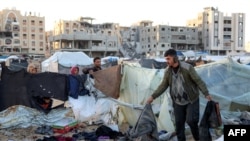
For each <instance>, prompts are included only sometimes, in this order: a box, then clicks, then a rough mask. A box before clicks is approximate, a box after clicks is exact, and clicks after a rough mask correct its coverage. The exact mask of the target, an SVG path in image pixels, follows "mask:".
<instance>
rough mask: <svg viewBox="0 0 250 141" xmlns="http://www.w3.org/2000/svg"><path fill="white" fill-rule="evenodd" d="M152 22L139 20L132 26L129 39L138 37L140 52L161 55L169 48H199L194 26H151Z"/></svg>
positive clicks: (182, 49) (196, 31)
mask: <svg viewBox="0 0 250 141" xmlns="http://www.w3.org/2000/svg"><path fill="white" fill-rule="evenodd" d="M152 23H153V22H152V21H140V22H139V23H138V24H137V25H136V26H134V27H132V31H133V32H131V33H132V34H133V36H130V37H134V38H131V40H135V41H137V39H138V41H139V43H140V47H139V48H140V52H141V53H147V54H151V55H154V56H159V57H163V54H164V52H165V51H166V50H167V49H169V48H174V49H176V50H180V51H186V50H199V48H198V29H197V28H196V27H185V26H169V25H156V26H153V25H152ZM135 27H137V28H135ZM137 31H138V32H137ZM134 34H135V35H134ZM137 48H138V47H137Z"/></svg>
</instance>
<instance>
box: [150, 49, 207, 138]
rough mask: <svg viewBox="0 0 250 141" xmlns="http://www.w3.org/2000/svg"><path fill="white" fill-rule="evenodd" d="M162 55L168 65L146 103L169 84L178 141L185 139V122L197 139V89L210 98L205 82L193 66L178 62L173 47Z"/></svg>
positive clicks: (157, 95) (158, 94) (151, 100)
mask: <svg viewBox="0 0 250 141" xmlns="http://www.w3.org/2000/svg"><path fill="white" fill-rule="evenodd" d="M164 57H165V59H166V61H167V65H168V67H167V68H166V71H165V74H164V77H163V80H162V82H161V84H160V85H159V87H158V88H157V89H156V90H155V91H154V93H153V94H152V95H151V96H150V97H149V98H148V99H147V103H152V102H153V100H154V99H156V98H157V97H159V96H160V95H161V94H162V93H163V92H164V91H165V90H166V89H167V88H168V86H170V95H171V98H172V100H173V108H174V115H175V126H176V134H177V138H178V141H186V136H185V122H187V123H188V125H189V127H190V129H191V132H192V135H193V138H194V139H195V140H196V141H198V140H199V129H198V122H199V108H200V107H199V106H200V105H199V90H201V92H202V93H203V94H204V95H205V97H206V98H207V99H208V100H211V96H210V95H209V92H208V89H207V87H206V84H205V83H204V82H203V81H202V79H201V78H200V77H199V75H198V74H197V72H196V71H195V69H194V67H193V66H191V65H190V64H187V63H185V62H180V61H179V60H178V56H177V53H176V51H175V50H174V49H169V50H167V51H166V52H165V54H164Z"/></svg>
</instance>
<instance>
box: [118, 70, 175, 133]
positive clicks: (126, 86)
mask: <svg viewBox="0 0 250 141" xmlns="http://www.w3.org/2000/svg"><path fill="white" fill-rule="evenodd" d="M163 74H164V70H156V69H147V68H141V67H135V66H130V65H124V68H123V77H122V82H121V88H120V98H119V100H120V101H123V102H127V103H130V104H135V105H145V103H146V100H147V98H148V97H149V96H150V95H151V94H152V93H153V91H154V90H155V89H156V88H157V87H158V85H159V84H160V82H161V78H162V77H163ZM166 95H167V91H166V92H165V93H164V94H162V96H160V97H159V98H157V99H156V100H155V101H154V102H153V107H152V108H153V111H154V113H158V112H159V111H160V115H159V118H156V120H157V124H158V128H159V131H160V130H167V131H174V128H173V127H174V126H173V122H172V120H169V119H171V117H170V113H169V110H170V109H168V106H167V105H168V104H169V102H167V98H166V99H165V100H164V96H166ZM164 101H165V104H163V102H164ZM154 106H156V107H158V108H154ZM121 109H122V112H121V113H120V114H122V116H123V117H124V118H123V119H122V118H120V120H123V121H120V122H128V123H129V124H130V125H135V123H136V121H137V119H138V117H139V115H140V113H141V110H136V109H133V108H128V107H121ZM119 116H121V115H119Z"/></svg>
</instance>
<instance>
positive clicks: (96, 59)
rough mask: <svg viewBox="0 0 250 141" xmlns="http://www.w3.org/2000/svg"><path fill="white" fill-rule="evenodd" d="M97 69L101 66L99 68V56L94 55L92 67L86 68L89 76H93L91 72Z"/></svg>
mask: <svg viewBox="0 0 250 141" xmlns="http://www.w3.org/2000/svg"><path fill="white" fill-rule="evenodd" d="M99 70H102V68H101V58H100V57H95V58H94V67H92V68H90V69H88V72H89V74H90V77H91V78H94V76H93V72H96V71H99Z"/></svg>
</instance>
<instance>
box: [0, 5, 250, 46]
mask: <svg viewBox="0 0 250 141" xmlns="http://www.w3.org/2000/svg"><path fill="white" fill-rule="evenodd" d="M249 6H250V0H227V1H226V0H0V10H2V9H5V8H9V9H11V8H16V9H17V10H20V12H21V14H23V15H24V14H25V12H27V13H29V12H32V13H36V15H38V13H40V16H44V17H45V30H46V31H48V30H52V29H53V26H54V23H55V22H56V21H58V20H60V19H62V20H76V19H77V18H78V17H81V16H82V17H92V18H95V20H94V21H93V23H94V24H98V23H105V22H113V23H119V24H120V26H131V25H132V24H133V23H136V22H138V21H140V20H151V21H153V24H154V25H157V24H166V25H171V26H185V25H186V21H187V20H189V19H193V18H197V15H198V13H199V12H202V11H203V9H204V8H205V7H215V8H216V7H217V8H218V9H219V11H221V12H223V13H224V14H226V13H227V14H228V15H231V13H246V24H245V25H246V28H245V30H246V34H245V35H246V36H245V41H246V42H250V8H249Z"/></svg>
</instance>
